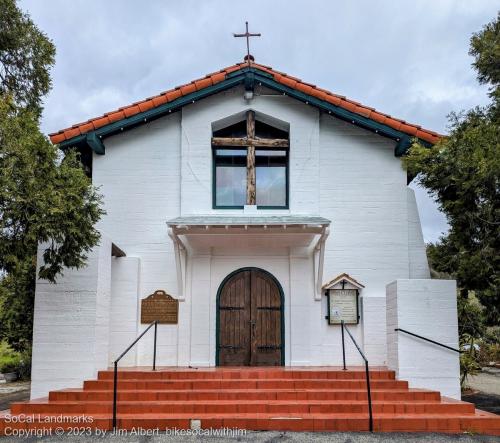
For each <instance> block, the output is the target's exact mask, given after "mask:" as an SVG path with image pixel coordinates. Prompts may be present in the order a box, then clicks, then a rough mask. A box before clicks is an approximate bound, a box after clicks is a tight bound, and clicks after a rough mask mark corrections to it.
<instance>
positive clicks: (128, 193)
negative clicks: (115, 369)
mask: <svg viewBox="0 0 500 443" xmlns="http://www.w3.org/2000/svg"><path fill="white" fill-rule="evenodd" d="M180 117H181V114H180V113H174V114H172V115H170V116H168V117H164V118H161V119H159V120H156V121H153V122H151V123H149V124H146V125H143V126H141V127H139V128H136V129H134V130H132V131H128V132H125V133H123V134H119V135H117V136H114V137H110V138H109V139H107V140H105V145H106V155H94V158H93V176H92V180H93V183H94V184H95V185H96V186H99V187H100V192H101V193H102V194H103V196H104V209H105V210H106V212H107V214H106V215H105V216H104V217H103V218H102V220H101V221H100V222H99V228H100V229H101V230H102V231H103V232H107V233H110V235H111V236H112V239H113V242H114V243H116V244H117V245H118V246H119V247H120V248H121V249H123V250H124V251H125V252H126V254H127V257H136V258H139V259H140V262H139V276H140V277H139V279H138V287H137V290H136V297H137V303H139V301H140V299H142V298H145V297H147V296H148V295H149V294H152V293H153V292H154V291H155V290H157V289H163V290H165V291H166V292H168V293H169V294H172V295H174V296H175V295H176V293H177V277H176V268H175V260H174V254H173V246H172V241H171V240H170V238H169V237H168V234H167V226H166V224H165V222H166V220H168V219H170V218H174V217H177V216H178V215H180V212H179V211H180V188H181V179H180V161H181V157H180V146H181V143H180V137H181V127H180ZM183 309H184V305H183V304H182V303H181V304H180V307H179V310H180V311H181V315H182V310H183ZM117 314H118V312H113V316H116V315H117ZM119 315H120V316H121V319H122V321H123V322H124V323H128V324H131V323H133V322H136V321H137V318H138V311H137V310H129V311H126V312H124V311H123V310H122V311H119ZM144 327H146V325H140V322H139V323H138V332H140V331H141V330H142V328H144ZM150 341H151V343H150ZM158 343H159V352H158V364H160V365H175V364H176V363H177V327H175V326H170V325H165V326H161V327H160V328H159V330H158ZM113 345H114V346H116V348H111V349H110V356H113V355H116V354H117V353H118V354H119V353H121V352H122V351H123V350H124V347H123V345H124V342H121V341H120V342H113ZM152 346H153V344H152V334H148V336H146V337H145V338H144V340H141V342H140V343H139V344H138V346H137V364H139V365H148V364H151V359H152V357H151V355H152ZM125 347H126V346H125ZM110 358H112V357H110ZM130 358H131V357H130Z"/></svg>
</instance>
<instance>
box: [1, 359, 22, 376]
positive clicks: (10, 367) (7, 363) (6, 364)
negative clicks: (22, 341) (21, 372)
mask: <svg viewBox="0 0 500 443" xmlns="http://www.w3.org/2000/svg"><path fill="white" fill-rule="evenodd" d="M19 364H20V358H19V356H18V355H4V356H3V357H0V372H1V373H3V374H5V373H7V372H17V368H18V367H19Z"/></svg>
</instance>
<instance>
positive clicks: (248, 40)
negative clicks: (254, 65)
mask: <svg viewBox="0 0 500 443" xmlns="http://www.w3.org/2000/svg"><path fill="white" fill-rule="evenodd" d="M245 26H246V32H245V33H244V34H233V36H234V37H245V38H246V39H247V56H246V59H247V63H248V66H250V37H260V34H252V33H250V32H248V22H245Z"/></svg>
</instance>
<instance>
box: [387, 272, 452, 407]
mask: <svg viewBox="0 0 500 443" xmlns="http://www.w3.org/2000/svg"><path fill="white" fill-rule="evenodd" d="M456 300H457V296H456V282H455V281H454V280H420V279H415V280H407V279H405V280H396V281H394V282H392V283H390V284H388V285H387V311H386V312H387V357H388V366H389V368H390V369H393V370H395V371H396V375H397V377H398V378H399V379H401V380H407V381H408V382H409V383H410V387H412V388H426V389H433V390H436V391H440V392H441V394H442V395H445V396H447V397H452V398H456V399H460V362H459V354H458V353H457V352H454V351H451V350H448V349H445V348H442V347H440V346H437V345H434V344H432V343H429V342H426V341H424V340H421V339H419V338H416V337H412V336H409V335H407V334H404V333H402V332H396V331H395V330H394V329H396V328H402V329H406V330H408V331H410V332H413V333H415V334H418V335H421V336H423V337H426V338H429V339H431V340H435V341H437V342H439V343H443V344H445V345H448V346H451V347H453V348H456V349H457V348H458V321H457V301H456Z"/></svg>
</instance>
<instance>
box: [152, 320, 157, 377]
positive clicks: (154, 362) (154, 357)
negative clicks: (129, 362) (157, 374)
mask: <svg viewBox="0 0 500 443" xmlns="http://www.w3.org/2000/svg"><path fill="white" fill-rule="evenodd" d="M157 332H158V320H156V321H155V338H154V345H153V346H154V349H153V371H156V334H157Z"/></svg>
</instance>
